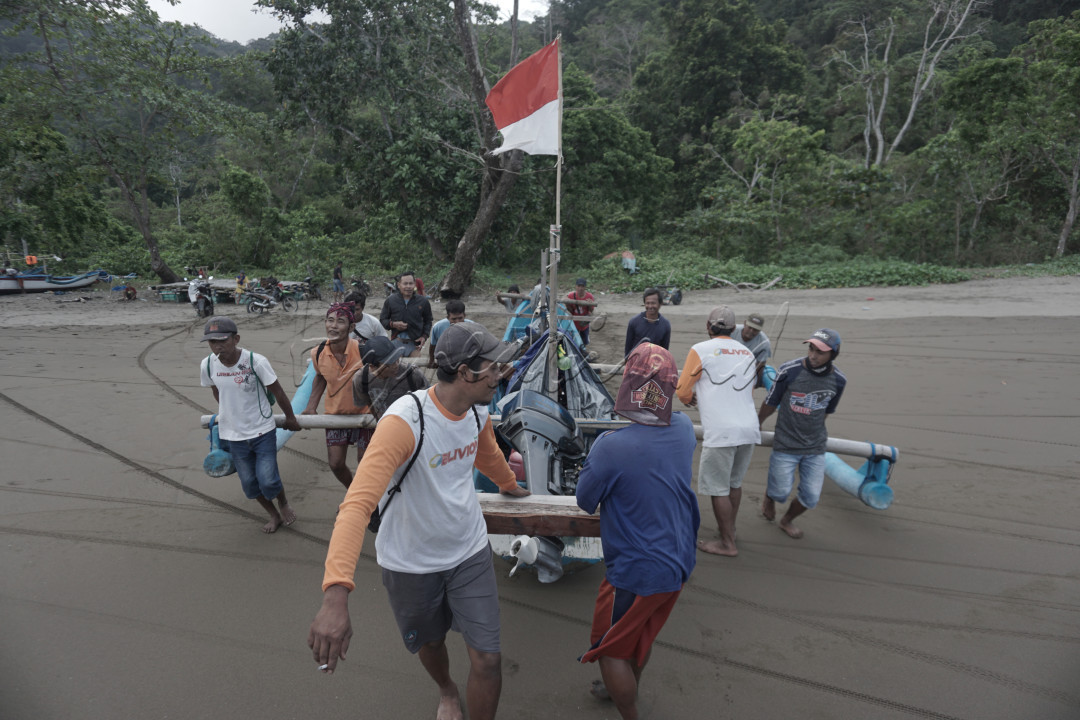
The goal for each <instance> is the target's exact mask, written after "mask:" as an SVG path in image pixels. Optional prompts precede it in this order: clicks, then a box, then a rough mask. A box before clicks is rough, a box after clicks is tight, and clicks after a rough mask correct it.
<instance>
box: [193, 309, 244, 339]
mask: <svg viewBox="0 0 1080 720" xmlns="http://www.w3.org/2000/svg"><path fill="white" fill-rule="evenodd" d="M239 333H240V331H239V330H237V329H236V323H235V322H233V320H232V318H227V317H220V316H217V315H215V316H214V317H212V318H210V319H209V320H207V321H206V327H204V328H203V336H202V340H201V341H200V342H205V341H207V340H228V339H229V336H231V335H238V334H239Z"/></svg>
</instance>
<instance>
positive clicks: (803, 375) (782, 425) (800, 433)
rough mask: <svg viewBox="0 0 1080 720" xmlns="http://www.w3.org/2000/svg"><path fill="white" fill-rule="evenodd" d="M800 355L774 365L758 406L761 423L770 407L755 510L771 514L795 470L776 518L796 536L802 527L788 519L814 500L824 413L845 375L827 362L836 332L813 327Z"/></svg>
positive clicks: (834, 350)
mask: <svg viewBox="0 0 1080 720" xmlns="http://www.w3.org/2000/svg"><path fill="white" fill-rule="evenodd" d="M803 344H804V345H807V346H808V347H807V351H806V357H804V358H796V359H795V360H790V361H788V362H786V363H784V364H783V365H781V366H780V369H779V371H778V372H777V374H776V382H775V383H774V384H773V386H772V389H771V390H770V391H769V394H768V395H766V396H765V402H763V403H762V404H761V409H760V410H759V411H758V420H759V421H760V422H762V423H764V422H765V419H766V418H768V417H769V416H770V415H772V414H773V413H774V412H776V410H777V408H779V414H778V415H777V416H776V428H775V434H774V436H773V447H772V455H770V456H769V481H768V487H767V488H766V491H765V499H764V500H763V501H762V503H761V514H762V515H764V516H765V519H766V520H769V521H772V520H773V519H774V518H775V517H776V503H783V502H786V501H787V498H788V495H789V494H790V493H791V488H792V485H794V483H795V471H796V470H798V471H799V490H798V495H797V497H796V498H795V499H794V500H792V501H791V505H789V506H788V509H787V512H786V513H784V516H783V517H782V518H781V519H780V529H781V530H783V531H784V532H785V533H787V534H788V536H790V537H792V538H795V539H799V538H801V537H802V536H803V531H802V530H800V529H799V528H797V527H795V526H794V525H793V524H792V521H794V520H795V518H797V517H799V516H800V515H802V514H803V513H804V512H806V511H807V510H810V509H811V508H813V507H814V506H816V505H817V503H818V499H819V498H820V497H821V486H822V484H823V483H824V482H825V443H826V442H827V441H828V439H829V434H828V432H827V431H826V429H825V417H826V415H830V414H832V413H834V412H836V406H837V405H838V404H839V403H840V396H841V395H842V394H843V393H844V388H845V387H846V385H847V378H846V377H844V374H843V373H842V372H840V369H839V368H837V367H835V366H834V365H833V361H834V360H835V359H836V356H837V355H839V354H840V334H839V333H837V332H836V331H835V330H830V329H829V328H822V329H821V330H817V331H815V332H814V334H813V335H811V336H810V338H809V339H807V340H806V341H804V343H803Z"/></svg>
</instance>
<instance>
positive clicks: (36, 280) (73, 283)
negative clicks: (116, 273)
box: [0, 270, 112, 295]
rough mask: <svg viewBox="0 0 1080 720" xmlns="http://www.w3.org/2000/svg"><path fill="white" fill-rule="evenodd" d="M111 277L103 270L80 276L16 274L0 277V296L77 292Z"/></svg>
mask: <svg viewBox="0 0 1080 720" xmlns="http://www.w3.org/2000/svg"><path fill="white" fill-rule="evenodd" d="M111 277H112V276H111V275H110V274H109V273H107V272H105V271H104V270H94V271H92V272H87V273H83V274H82V275H47V274H45V273H18V274H17V275H2V276H0V295H7V294H11V293H18V292H51V291H56V290H79V289H81V288H85V287H90V286H91V285H93V284H94V283H96V282H99V281H106V282H107V281H108V280H109V279H110V278H111Z"/></svg>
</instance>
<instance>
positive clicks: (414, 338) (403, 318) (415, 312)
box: [379, 270, 431, 357]
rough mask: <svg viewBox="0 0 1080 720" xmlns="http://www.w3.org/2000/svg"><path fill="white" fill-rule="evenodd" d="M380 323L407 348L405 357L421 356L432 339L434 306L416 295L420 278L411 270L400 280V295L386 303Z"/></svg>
mask: <svg viewBox="0 0 1080 720" xmlns="http://www.w3.org/2000/svg"><path fill="white" fill-rule="evenodd" d="M379 322H381V323H382V326H383V327H384V328H386V329H387V330H389V331H390V339H391V340H393V341H394V342H395V343H397V344H398V345H400V346H401V347H403V348H405V357H413V356H415V355H419V354H420V348H422V347H424V343H425V342H427V339H428V338H429V337H430V336H431V305H430V304H429V303H428V299H427V298H426V297H424V296H423V295H418V294H417V293H416V275H415V274H414V273H413V272H412V271H411V270H407V271H405V272H403V273H401V275H399V276H398V279H397V292H395V293H392V294H391V295H390V297H388V298H386V302H384V303H383V307H382V312H381V313H380V314H379Z"/></svg>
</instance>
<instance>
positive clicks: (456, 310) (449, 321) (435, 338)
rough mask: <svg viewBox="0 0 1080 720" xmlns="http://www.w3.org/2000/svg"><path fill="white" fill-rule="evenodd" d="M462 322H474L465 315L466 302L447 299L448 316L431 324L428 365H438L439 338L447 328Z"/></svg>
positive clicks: (432, 366)
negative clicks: (436, 355) (436, 350)
mask: <svg viewBox="0 0 1080 720" xmlns="http://www.w3.org/2000/svg"><path fill="white" fill-rule="evenodd" d="M461 322H470V323H471V322H472V320H470V319H469V318H467V317H465V303H464V302H462V301H461V300H447V301H446V317H444V318H443V319H442V320H440V321H439V322H437V323H435V324H434V325H432V326H431V337H430V338H429V339H430V340H431V342H429V343H428V367H430V368H434V367H438V366H439V365H438V363H436V362H435V347H436V346H437V345H438V344H439V338H440V337H442V334H443V333H444V332H446V328H448V327H450V326H451V325H456V324H458V323H461Z"/></svg>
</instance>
